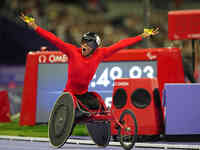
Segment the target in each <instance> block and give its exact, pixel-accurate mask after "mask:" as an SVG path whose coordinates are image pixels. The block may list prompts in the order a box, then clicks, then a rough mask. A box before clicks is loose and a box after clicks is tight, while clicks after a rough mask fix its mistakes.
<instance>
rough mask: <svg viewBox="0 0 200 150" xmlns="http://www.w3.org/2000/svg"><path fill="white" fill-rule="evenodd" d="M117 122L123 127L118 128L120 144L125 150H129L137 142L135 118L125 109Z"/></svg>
mask: <svg viewBox="0 0 200 150" xmlns="http://www.w3.org/2000/svg"><path fill="white" fill-rule="evenodd" d="M119 122H120V123H121V124H122V126H123V128H121V127H119V128H118V135H119V141H120V144H121V146H122V147H123V148H124V149H125V150H130V149H131V148H133V146H134V145H135V142H136V140H137V132H138V126H137V120H136V117H135V115H134V113H133V112H132V111H131V110H128V109H126V110H124V111H123V112H122V114H121V115H120V120H119Z"/></svg>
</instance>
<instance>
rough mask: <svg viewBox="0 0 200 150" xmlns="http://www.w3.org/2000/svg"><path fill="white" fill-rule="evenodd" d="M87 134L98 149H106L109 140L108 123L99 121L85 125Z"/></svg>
mask: <svg viewBox="0 0 200 150" xmlns="http://www.w3.org/2000/svg"><path fill="white" fill-rule="evenodd" d="M86 126H87V129H88V133H89V135H90V137H91V138H92V140H93V141H94V143H95V144H96V145H97V146H100V147H106V146H107V145H108V144H109V142H110V138H111V131H110V122H108V121H100V122H92V123H87V124H86Z"/></svg>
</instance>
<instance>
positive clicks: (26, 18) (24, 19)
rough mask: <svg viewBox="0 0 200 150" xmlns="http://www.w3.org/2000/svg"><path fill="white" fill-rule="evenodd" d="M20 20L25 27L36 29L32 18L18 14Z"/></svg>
mask: <svg viewBox="0 0 200 150" xmlns="http://www.w3.org/2000/svg"><path fill="white" fill-rule="evenodd" d="M19 17H20V19H22V20H23V21H24V22H25V23H27V25H28V26H29V27H31V28H33V29H34V30H35V29H36V28H37V24H36V23H35V19H34V18H32V17H28V16H25V15H24V14H23V13H21V14H20V16H19Z"/></svg>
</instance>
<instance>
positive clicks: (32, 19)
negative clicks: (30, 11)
mask: <svg viewBox="0 0 200 150" xmlns="http://www.w3.org/2000/svg"><path fill="white" fill-rule="evenodd" d="M24 19H25V22H26V23H30V22H34V21H35V19H34V18H33V17H28V16H25V17H24Z"/></svg>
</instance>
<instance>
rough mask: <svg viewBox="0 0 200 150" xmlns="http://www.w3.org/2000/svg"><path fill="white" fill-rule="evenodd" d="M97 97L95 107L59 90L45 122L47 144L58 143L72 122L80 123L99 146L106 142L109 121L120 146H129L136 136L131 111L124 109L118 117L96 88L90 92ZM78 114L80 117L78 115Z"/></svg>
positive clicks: (125, 147)
mask: <svg viewBox="0 0 200 150" xmlns="http://www.w3.org/2000/svg"><path fill="white" fill-rule="evenodd" d="M90 93H91V94H92V95H93V96H95V97H96V98H97V100H98V103H99V107H98V109H95V110H93V109H89V108H88V107H86V106H85V105H84V104H83V103H82V102H81V101H80V100H79V99H78V98H76V97H75V96H74V95H73V94H72V93H70V92H63V93H62V94H61V95H60V96H59V97H58V99H57V100H56V102H55V104H54V107H53V109H52V111H51V114H50V117H49V122H48V135H49V141H50V144H51V146H53V147H54V148H60V147H62V146H63V145H64V144H65V143H66V142H67V139H68V138H69V137H70V135H71V133H72V130H73V127H74V124H78V123H84V124H86V126H87V129H88V133H89V135H90V137H91V138H92V140H93V141H94V143H95V144H96V145H97V146H100V147H106V146H107V145H109V142H110V139H111V131H110V124H111V122H112V123H114V124H115V128H116V129H117V130H118V136H119V141H120V144H121V146H122V147H123V148H124V149H125V150H130V149H131V148H132V147H133V146H134V145H135V142H136V139H137V132H138V128H137V121H136V117H135V115H134V113H133V112H132V111H131V110H129V109H124V110H123V111H122V113H121V115H120V118H119V119H118V118H117V117H116V114H115V112H113V111H112V110H111V109H108V108H107V107H106V105H105V103H104V100H103V99H102V98H101V96H100V95H99V94H98V93H96V92H90ZM80 116H81V117H80Z"/></svg>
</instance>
